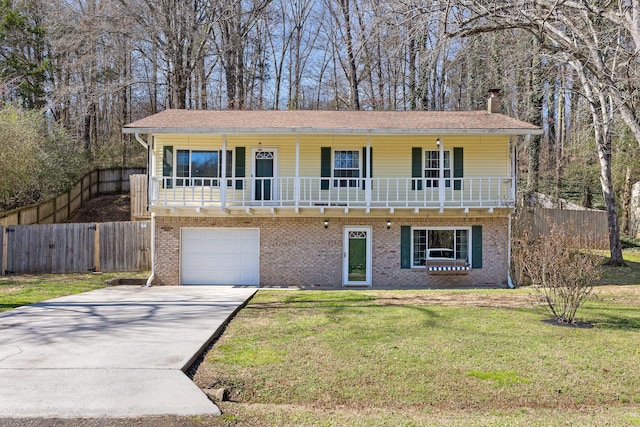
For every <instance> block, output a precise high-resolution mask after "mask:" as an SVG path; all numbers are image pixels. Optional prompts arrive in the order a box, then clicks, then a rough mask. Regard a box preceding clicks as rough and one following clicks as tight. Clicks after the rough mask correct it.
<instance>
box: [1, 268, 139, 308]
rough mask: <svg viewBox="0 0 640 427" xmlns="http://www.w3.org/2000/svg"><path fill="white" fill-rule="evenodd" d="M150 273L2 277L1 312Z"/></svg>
mask: <svg viewBox="0 0 640 427" xmlns="http://www.w3.org/2000/svg"><path fill="white" fill-rule="evenodd" d="M146 276H148V273H145V272H142V273H101V274H46V275H39V276H0V312H1V311H6V310H11V309H14V308H16V307H20V306H23V305H29V304H34V303H36V302H39V301H44V300H47V299H51V298H56V297H61V296H65V295H72V294H79V293H81V292H87V291H92V290H94V289H99V288H103V287H105V286H107V285H106V283H105V282H106V281H107V280H110V279H113V278H120V277H127V278H143V277H146Z"/></svg>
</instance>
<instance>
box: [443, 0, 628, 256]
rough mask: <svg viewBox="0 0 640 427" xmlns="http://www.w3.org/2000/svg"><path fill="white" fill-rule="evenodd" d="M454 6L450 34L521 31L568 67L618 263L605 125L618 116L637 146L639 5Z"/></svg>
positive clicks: (543, 1) (472, 1)
mask: <svg viewBox="0 0 640 427" xmlns="http://www.w3.org/2000/svg"><path fill="white" fill-rule="evenodd" d="M460 3H461V5H463V6H465V7H466V9H465V10H466V12H464V13H461V14H459V15H456V17H457V28H456V29H453V30H452V34H456V35H463V36H470V35H473V34H478V33H481V32H487V31H498V30H504V29H507V28H522V29H525V30H527V31H530V32H531V33H532V34H534V35H535V36H536V37H538V39H539V41H540V44H541V46H542V47H543V48H544V49H545V50H546V51H547V52H548V53H549V55H550V58H552V59H554V60H557V61H559V62H561V63H569V64H570V65H571V66H572V67H573V69H574V70H575V72H576V74H577V76H578V79H579V81H580V84H581V88H582V95H583V96H584V97H585V98H586V100H587V101H588V103H589V108H590V111H591V117H592V121H593V125H594V131H595V139H596V148H597V152H598V157H599V160H600V166H601V173H600V182H601V186H602V193H603V196H604V199H605V204H606V208H607V216H608V222H609V236H610V237H609V241H610V252H611V261H610V262H611V264H613V265H621V264H623V263H624V262H623V259H622V248H621V244H620V230H619V225H618V214H617V208H616V203H615V197H614V192H613V181H612V179H611V126H612V123H613V119H614V116H615V115H616V114H618V115H620V117H621V118H622V119H623V120H624V121H625V123H627V125H628V126H629V128H630V129H631V131H632V133H633V135H634V136H635V138H636V140H637V141H638V143H640V120H639V116H638V114H637V113H636V111H635V106H634V104H633V103H634V101H633V100H634V99H636V95H637V91H638V84H637V81H638V80H637V79H638V76H637V74H636V68H637V67H636V66H635V61H636V59H635V58H636V52H637V51H638V48H640V44H638V43H640V26H639V24H640V12H639V11H640V1H638V0H628V1H621V2H607V3H602V4H600V3H597V2H577V1H568V2H557V1H554V0H539V1H537V2H535V3H531V2H529V1H524V0H500V1H491V2H487V1H484V0H462V1H461V2H460ZM452 16H453V15H452ZM612 29H613V30H612Z"/></svg>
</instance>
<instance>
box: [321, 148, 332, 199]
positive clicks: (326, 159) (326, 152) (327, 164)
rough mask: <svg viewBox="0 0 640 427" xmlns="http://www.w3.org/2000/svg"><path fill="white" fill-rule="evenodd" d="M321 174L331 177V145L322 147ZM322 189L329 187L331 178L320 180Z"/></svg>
mask: <svg viewBox="0 0 640 427" xmlns="http://www.w3.org/2000/svg"><path fill="white" fill-rule="evenodd" d="M320 176H321V177H322V178H331V147H320ZM320 189H321V190H328V189H329V180H328V179H323V180H321V181H320Z"/></svg>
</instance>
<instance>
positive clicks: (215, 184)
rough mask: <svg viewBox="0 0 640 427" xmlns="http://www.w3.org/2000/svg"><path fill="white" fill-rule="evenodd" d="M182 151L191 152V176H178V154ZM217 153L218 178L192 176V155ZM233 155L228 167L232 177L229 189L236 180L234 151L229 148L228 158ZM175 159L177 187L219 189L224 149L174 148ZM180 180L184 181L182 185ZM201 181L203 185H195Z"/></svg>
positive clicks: (174, 172) (228, 183)
mask: <svg viewBox="0 0 640 427" xmlns="http://www.w3.org/2000/svg"><path fill="white" fill-rule="evenodd" d="M180 151H188V152H189V176H178V152H180ZM194 151H195V152H217V153H218V176H217V177H213V176H207V177H198V176H195V177H194V176H191V174H192V172H191V155H192V153H193V152H194ZM229 154H231V165H228V166H227V174H229V172H230V173H231V176H228V177H227V187H232V186H233V182H234V180H235V161H236V159H235V156H234V155H233V150H232V149H229V148H227V156H228V155H229ZM173 157H174V165H173V177H172V178H173V180H174V182H175V183H176V186H177V187H211V188H219V187H220V182H221V181H222V148H215V147H214V148H193V147H174V148H173ZM229 166H230V167H231V171H229ZM180 180H183V181H182V183H180ZM197 180H200V181H202V183H201V184H199V185H195V184H194V182H195V181H197ZM207 182H210V183H211V185H206V183H207Z"/></svg>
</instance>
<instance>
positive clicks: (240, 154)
mask: <svg viewBox="0 0 640 427" xmlns="http://www.w3.org/2000/svg"><path fill="white" fill-rule="evenodd" d="M246 161H247V159H246V150H245V148H244V147H236V190H242V189H243V188H244V185H243V184H244V180H243V179H240V178H244V177H245V162H246Z"/></svg>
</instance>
